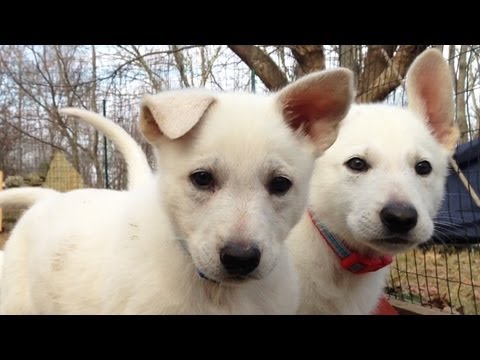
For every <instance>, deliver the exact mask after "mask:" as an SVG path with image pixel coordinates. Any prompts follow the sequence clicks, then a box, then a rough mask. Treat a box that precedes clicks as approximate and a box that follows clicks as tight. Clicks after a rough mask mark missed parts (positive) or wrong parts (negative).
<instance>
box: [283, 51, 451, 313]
mask: <svg viewBox="0 0 480 360" xmlns="http://www.w3.org/2000/svg"><path fill="white" fill-rule="evenodd" d="M406 84H407V96H408V100H409V103H410V106H409V108H408V109H402V108H399V107H395V106H387V105H380V104H371V105H355V106H352V108H351V110H350V112H349V114H348V115H347V117H346V118H345V119H344V120H343V121H342V124H341V128H340V132H339V136H338V138H337V140H336V142H335V143H334V144H333V146H331V147H330V148H329V149H328V150H327V151H326V152H325V153H324V155H323V156H322V157H321V158H319V159H318V160H317V162H316V166H315V170H314V175H313V177H312V181H311V195H310V199H309V207H310V209H311V212H312V213H313V215H314V218H316V219H317V220H318V221H320V222H321V223H322V224H323V225H325V226H326V227H327V228H328V229H329V230H330V232H332V233H334V234H335V235H336V237H337V239H340V240H341V241H343V242H344V243H345V244H346V245H347V246H348V247H349V248H350V249H352V250H354V251H357V252H359V253H360V254H363V255H366V256H373V257H376V256H383V255H395V254H397V253H399V252H402V251H406V250H407V249H410V248H412V247H414V246H417V245H418V244H420V243H422V242H425V241H427V240H428V239H429V238H430V237H431V236H432V234H433V230H434V224H433V219H434V217H435V216H436V213H437V211H438V208H439V206H440V205H441V201H442V197H443V194H444V185H445V180H446V176H447V167H448V160H449V157H450V156H451V154H452V150H453V148H454V145H455V143H456V140H457V138H458V130H457V128H456V127H455V126H454V123H453V119H454V115H453V87H452V80H451V78H450V74H449V69H448V66H447V64H446V62H445V61H444V60H443V57H442V55H441V54H440V53H439V52H438V51H436V50H427V51H425V52H424V53H423V54H421V55H420V56H419V57H418V58H417V59H416V60H415V61H414V63H413V64H412V65H411V68H410V69H409V72H408V74H407V83H406ZM354 157H357V158H360V159H363V160H365V161H366V162H367V163H368V164H369V168H368V170H367V171H364V172H355V171H352V170H351V169H349V168H348V166H347V164H346V163H347V161H348V160H350V159H352V158H354ZM424 160H426V161H428V162H429V163H430V164H431V166H432V169H433V170H432V172H431V173H430V174H428V175H423V176H422V175H418V174H417V173H416V172H415V165H416V164H417V163H419V162H421V161H424ZM390 202H402V203H405V204H409V205H410V206H412V207H414V208H415V209H416V211H417V213H418V221H417V224H416V226H415V227H414V228H413V229H411V230H410V231H409V232H408V234H407V235H405V236H404V238H403V240H404V241H405V242H404V243H400V244H399V243H396V242H395V241H393V239H394V237H395V236H392V235H391V234H389V232H388V231H387V229H386V228H385V226H383V225H382V221H381V219H380V215H379V214H380V212H381V210H382V208H384V206H386V205H387V204H388V203H390ZM287 246H288V248H289V251H290V252H291V254H292V255H293V258H294V262H295V267H296V269H297V270H298V272H299V277H300V280H301V287H302V296H301V305H300V309H299V313H301V314H369V313H372V312H373V311H374V310H375V307H376V304H377V302H378V299H379V297H380V295H381V293H382V291H383V288H384V284H385V276H386V273H387V271H388V270H387V269H388V268H383V269H381V270H378V271H377V272H371V273H366V274H361V275H355V274H352V273H350V272H349V271H347V270H344V269H342V268H341V266H340V262H339V259H338V258H337V255H336V254H335V253H334V252H333V251H332V249H330V248H329V246H328V245H327V243H326V242H325V240H324V239H323V238H322V237H321V236H320V234H319V232H318V231H317V229H316V227H315V226H314V225H313V223H312V221H311V220H310V218H309V217H308V216H306V215H305V216H304V217H303V219H302V220H301V221H300V223H299V224H298V225H297V226H296V227H295V228H294V229H293V231H292V233H291V235H290V236H289V238H288V239H287Z"/></svg>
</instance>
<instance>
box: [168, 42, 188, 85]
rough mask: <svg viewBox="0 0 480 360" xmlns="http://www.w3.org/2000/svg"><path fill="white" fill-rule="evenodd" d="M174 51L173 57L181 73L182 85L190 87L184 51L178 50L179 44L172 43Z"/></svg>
mask: <svg viewBox="0 0 480 360" xmlns="http://www.w3.org/2000/svg"><path fill="white" fill-rule="evenodd" d="M172 50H173V51H172V52H173V58H174V59H175V65H176V67H177V70H178V72H179V73H180V80H181V84H182V87H187V88H188V87H190V84H189V82H188V78H187V75H186V74H185V62H184V58H183V53H182V52H181V51H178V46H177V45H172Z"/></svg>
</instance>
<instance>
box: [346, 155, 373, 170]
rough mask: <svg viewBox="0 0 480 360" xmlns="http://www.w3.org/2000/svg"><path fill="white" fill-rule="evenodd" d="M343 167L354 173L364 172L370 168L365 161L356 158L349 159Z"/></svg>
mask: <svg viewBox="0 0 480 360" xmlns="http://www.w3.org/2000/svg"><path fill="white" fill-rule="evenodd" d="M345 165H347V167H348V168H349V169H350V170H353V171H356V172H365V171H367V170H368V169H369V168H370V166H369V165H368V163H367V162H366V161H365V160H363V159H360V158H358V157H354V158H351V159H350V160H348V161H347V162H346V163H345Z"/></svg>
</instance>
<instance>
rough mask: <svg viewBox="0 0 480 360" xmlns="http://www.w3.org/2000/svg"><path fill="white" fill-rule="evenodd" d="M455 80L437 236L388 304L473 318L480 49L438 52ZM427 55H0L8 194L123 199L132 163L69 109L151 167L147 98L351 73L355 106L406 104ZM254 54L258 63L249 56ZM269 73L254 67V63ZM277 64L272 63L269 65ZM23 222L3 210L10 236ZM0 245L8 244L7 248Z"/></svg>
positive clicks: (201, 50) (235, 50) (101, 50)
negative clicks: (116, 128)
mask: <svg viewBox="0 0 480 360" xmlns="http://www.w3.org/2000/svg"><path fill="white" fill-rule="evenodd" d="M435 46H436V47H437V48H439V49H440V50H442V51H443V53H444V55H445V58H446V59H447V60H448V61H449V64H450V68H451V71H452V75H454V78H455V100H456V121H457V123H458V125H459V127H460V130H461V132H462V136H461V141H460V144H461V145H464V148H462V149H460V150H462V152H458V153H457V154H456V158H455V159H456V161H455V162H454V163H453V166H454V170H452V173H451V175H450V177H449V182H448V184H447V194H446V201H445V203H444V206H443V208H442V210H441V211H440V214H439V217H438V219H437V224H436V229H437V230H436V235H435V237H434V238H433V239H432V240H431V241H430V242H429V243H428V244H425V245H424V246H422V247H421V248H418V249H415V250H412V251H410V252H408V253H406V254H402V255H398V256H397V257H396V259H395V261H394V263H393V264H392V266H391V270H390V276H389V277H388V281H387V282H388V285H387V288H386V292H387V294H389V296H391V297H395V298H397V299H399V300H402V301H408V302H412V303H415V304H420V305H423V306H428V307H434V308H438V309H440V310H442V311H446V312H450V313H461V314H478V313H479V311H480V309H479V306H480V305H479V303H480V288H479V287H480V253H479V250H478V244H479V239H480V227H479V221H480V219H479V216H480V215H479V214H480V212H479V211H478V208H479V205H480V200H478V195H477V194H478V192H479V189H478V186H479V178H480V168H479V166H480V159H479V152H480V149H479V148H477V147H476V146H477V143H476V141H477V139H478V133H479V127H478V115H479V114H480V111H479V107H478V104H477V102H478V100H477V99H478V90H479V87H480V77H479V72H480V69H479V59H480V54H479V48H480V47H479V46H477V45H461V46H447V45H446V46H443V45H435ZM425 48H426V46H419V45H369V46H366V45H328V46H327V45H325V46H320V45H298V46H295V45H292V46H251V47H249V48H248V46H224V45H218V46H215V45H209V46H195V45H182V46H180V45H169V46H166V45H165V46H133V45H129V46H11V45H10V46H0V171H3V175H4V184H3V186H4V187H6V188H11V187H19V186H46V187H51V188H54V189H57V190H60V191H68V190H71V189H73V188H80V187H97V188H105V187H108V188H112V189H124V188H125V187H126V179H127V176H126V165H125V163H124V161H123V157H122V156H121V155H120V154H118V153H117V152H116V149H115V147H114V145H113V144H112V143H111V142H110V141H108V140H106V139H105V138H104V137H103V136H102V135H101V134H98V133H97V132H96V131H94V130H93V129H91V128H90V127H88V126H85V125H83V124H81V123H79V122H77V121H75V120H74V119H72V118H67V117H65V116H61V115H60V114H59V113H58V111H57V109H58V108H61V107H65V106H75V107H81V108H87V109H89V110H92V111H95V112H97V113H100V114H102V113H104V114H105V115H106V116H107V117H108V118H110V119H112V120H114V121H115V122H116V123H117V124H119V125H120V126H122V127H123V128H124V129H125V130H126V131H127V132H128V133H130V134H131V135H132V136H133V137H134V138H135V139H136V140H137V141H138V142H139V143H140V144H141V145H142V147H143V149H144V150H145V152H146V154H147V157H148V158H149V160H150V161H151V164H152V166H154V162H153V156H152V153H151V149H150V147H149V146H147V144H146V143H145V141H143V139H142V137H141V136H140V134H139V132H138V130H137V121H136V119H137V116H138V111H139V103H140V99H141V97H142V96H143V95H144V94H146V93H155V92H158V91H162V90H166V89H176V88H183V87H199V86H202V87H207V88H211V89H216V90H240V91H254V92H257V93H263V92H268V91H270V90H275V89H277V88H280V87H281V86H283V85H285V84H286V83H288V82H289V81H291V80H293V79H295V78H298V77H299V76H302V75H303V74H305V73H308V72H310V71H312V70H319V69H323V68H333V67H337V66H345V67H348V68H350V69H352V70H353V71H354V73H355V82H356V89H357V95H356V101H357V102H361V103H368V102H385V103H389V104H395V105H406V102H407V99H406V98H405V89H404V79H405V74H406V71H407V69H408V66H409V65H410V64H411V62H412V61H413V60H414V59H415V57H416V56H417V55H418V54H419V53H420V52H422V51H423V50H424V49H425ZM249 56H251V57H252V56H253V58H250V59H249V58H248V57H249ZM252 59H253V60H255V61H256V63H257V64H258V63H262V61H263V63H262V66H259V67H257V68H255V66H253V65H252V64H253V63H255V62H254V61H252ZM272 64H273V65H272ZM18 216H19V213H15V212H4V213H3V221H4V224H5V226H4V227H5V228H6V229H7V230H8V229H11V228H12V226H13V224H14V223H15V221H16V219H17V218H18ZM0 240H1V239H0Z"/></svg>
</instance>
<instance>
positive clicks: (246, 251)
mask: <svg viewBox="0 0 480 360" xmlns="http://www.w3.org/2000/svg"><path fill="white" fill-rule="evenodd" d="M261 256H262V253H261V252H260V249H259V248H258V247H256V246H255V245H246V244H245V243H240V242H234V241H232V242H229V243H227V244H226V245H225V247H224V248H222V249H221V250H220V261H221V263H222V265H223V267H224V268H225V270H226V271H227V273H228V274H229V275H232V276H245V275H248V274H250V273H251V272H252V271H253V270H255V269H256V268H257V266H258V264H260V258H261Z"/></svg>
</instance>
